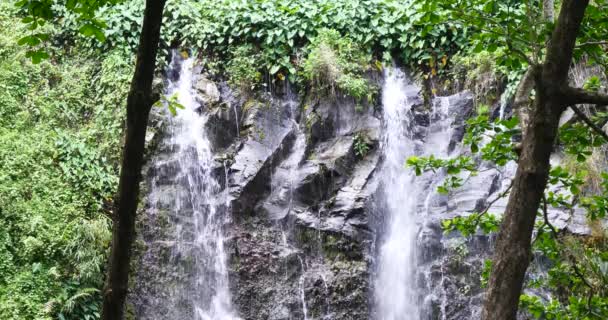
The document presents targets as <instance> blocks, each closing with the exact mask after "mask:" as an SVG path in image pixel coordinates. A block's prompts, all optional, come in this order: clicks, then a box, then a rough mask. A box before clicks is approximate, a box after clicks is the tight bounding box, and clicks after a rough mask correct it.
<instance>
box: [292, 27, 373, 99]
mask: <svg viewBox="0 0 608 320" xmlns="http://www.w3.org/2000/svg"><path fill="white" fill-rule="evenodd" d="M309 50H310V52H309V54H308V56H307V57H306V59H305V60H304V62H303V64H302V69H303V70H302V75H303V76H304V78H305V79H307V80H309V81H310V82H311V83H312V85H313V88H314V89H315V90H318V91H321V92H329V93H332V94H334V93H335V92H336V89H337V91H340V92H342V93H344V94H346V95H349V96H351V97H353V98H355V100H357V102H360V101H362V100H363V99H366V100H367V101H368V102H371V100H372V97H373V95H374V92H375V90H376V89H375V88H374V86H373V85H372V84H371V83H370V82H369V81H368V80H367V79H365V77H364V76H365V72H366V71H367V70H368V69H369V67H370V62H371V56H370V55H369V54H367V53H365V51H363V50H362V49H361V48H360V47H359V46H358V45H356V44H355V43H354V42H353V40H352V39H350V38H348V37H343V36H341V35H340V33H338V32H337V31H336V30H330V29H323V30H321V31H320V32H319V35H318V36H317V37H316V38H314V39H313V40H312V42H311V44H310V46H309Z"/></svg>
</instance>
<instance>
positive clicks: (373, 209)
mask: <svg viewBox="0 0 608 320" xmlns="http://www.w3.org/2000/svg"><path fill="white" fill-rule="evenodd" d="M197 72H198V73H197V74H196V80H195V81H192V89H193V92H195V96H196V102H197V104H198V105H199V108H198V109H197V112H198V113H199V114H200V116H201V117H202V118H204V119H205V121H203V122H201V125H202V126H203V127H204V128H203V129H204V130H202V132H204V134H205V135H206V137H207V139H208V140H209V142H210V145H211V151H212V154H213V164H212V168H211V169H210V172H211V174H212V175H213V177H214V181H217V183H218V185H219V190H221V192H219V193H217V194H216V196H217V197H218V199H220V198H221V202H222V206H225V208H226V210H225V212H226V214H227V215H228V216H229V219H227V220H226V222H225V223H224V224H223V226H222V232H223V235H224V246H225V252H226V256H227V257H226V259H227V267H228V270H227V272H228V279H229V291H230V296H231V298H230V299H231V303H232V304H233V305H234V309H235V310H236V312H235V313H236V314H238V316H239V317H240V318H243V319H256V320H258V319H259V320H261V319H275V320H279V319H337V320H342V319H369V318H373V315H374V313H375V312H376V311H375V308H374V297H373V296H374V289H373V288H374V281H375V280H374V279H375V272H376V267H377V265H376V262H377V259H376V258H377V255H378V246H379V243H381V242H382V238H383V232H384V230H385V228H386V223H387V220H386V217H385V213H384V212H383V210H382V209H381V208H382V206H381V205H379V200H378V199H381V198H382V197H381V196H380V195H382V194H386V193H390V192H392V190H387V188H386V187H385V186H384V185H383V183H382V181H381V180H382V179H381V178H380V177H381V174H379V171H381V170H382V163H383V161H384V159H385V156H384V153H383V150H382V141H381V140H382V137H383V130H386V126H385V125H384V119H383V118H382V112H381V111H382V108H383V106H382V105H381V103H380V101H377V103H375V104H374V105H368V106H364V107H363V108H360V107H357V106H356V103H355V102H354V101H352V100H351V99H349V98H347V97H341V96H338V97H327V96H322V95H319V94H316V93H307V94H300V95H297V94H296V93H295V92H293V91H292V90H291V89H290V88H289V86H288V85H285V86H284V87H281V88H277V89H276V90H274V91H275V92H272V93H269V92H256V93H253V94H247V95H242V94H239V93H238V92H235V91H233V90H231V89H230V88H229V86H228V85H226V83H224V82H223V81H216V80H214V78H212V77H210V76H208V75H206V74H204V73H200V71H197ZM177 76H179V75H177ZM372 78H374V79H376V80H375V81H376V82H377V84H378V86H379V87H382V83H383V78H382V76H381V75H380V74H377V75H374V76H373V77H372ZM403 90H405V91H406V92H405V94H406V96H407V100H408V101H409V104H410V105H411V109H410V111H408V112H409V113H408V114H409V116H410V117H411V119H412V120H411V121H409V122H408V123H407V124H404V125H408V126H410V128H408V130H409V131H410V132H412V137H414V138H413V139H414V140H413V143H414V144H416V146H417V148H419V149H421V150H422V149H424V148H427V149H429V148H431V147H429V146H432V145H433V143H439V142H438V141H437V140H438V139H439V140H441V139H448V140H447V141H441V143H442V144H443V145H445V146H446V148H447V149H446V151H445V152H446V154H448V155H449V154H452V155H453V154H458V153H460V152H464V151H462V150H461V148H460V147H459V145H460V141H461V140H462V137H463V134H464V129H465V120H466V119H467V118H468V117H470V116H471V115H473V114H474V108H473V105H474V101H473V96H472V95H471V94H470V93H468V92H466V91H465V92H460V93H455V94H453V95H450V96H446V97H438V98H435V99H431V100H430V101H428V102H427V103H425V102H424V99H423V95H422V92H421V90H420V89H419V88H418V87H416V86H414V85H410V86H408V87H407V88H404V89H403ZM157 111H158V110H157ZM495 113H497V112H495ZM167 117H169V115H168V114H166V113H165V112H161V111H158V112H157V114H156V115H155V116H154V119H153V124H154V130H153V131H154V133H153V134H151V135H150V137H149V138H150V139H149V163H148V166H147V169H146V171H145V177H146V181H145V184H146V190H151V189H155V190H157V191H156V192H153V193H149V194H148V196H147V197H146V199H145V200H144V203H145V205H144V208H143V209H142V212H141V214H140V223H139V234H140V241H139V247H138V249H137V251H138V252H139V263H138V264H137V272H136V280H135V281H134V285H133V287H134V288H133V291H132V294H131V299H130V301H131V305H132V313H133V315H135V316H136V318H138V319H148V318H150V319H153V318H154V316H150V314H156V315H161V314H162V315H164V316H168V317H171V315H174V314H175V313H172V311H171V310H168V309H171V308H176V306H180V305H182V306H183V307H184V308H188V306H187V305H186V304H187V301H188V299H187V297H177V298H176V292H177V291H180V288H182V286H183V283H188V282H193V281H196V279H193V278H192V276H191V272H190V270H192V268H193V266H192V264H193V263H194V262H193V261H192V259H189V258H188V257H186V256H183V255H176V253H175V252H176V249H175V248H176V247H177V246H179V245H180V241H181V240H180V239H181V238H179V237H178V236H177V235H183V234H188V233H187V232H185V231H187V230H185V231H184V230H183V229H181V228H183V226H186V227H185V228H186V229H187V228H188V227H187V226H188V224H181V223H176V221H181V220H183V219H184V216H189V215H188V214H185V213H184V210H188V208H187V207H186V208H184V209H183V210H181V211H179V212H178V211H176V210H172V209H171V208H172V206H173V205H174V203H175V201H176V198H179V197H178V196H177V195H178V194H179V192H180V191H179V189H180V188H183V184H184V182H183V181H182V182H180V181H179V179H176V178H175V173H176V168H175V166H176V164H175V163H172V162H171V161H169V162H167V161H165V160H166V159H170V158H171V157H170V154H171V153H172V152H175V145H174V144H175V143H174V141H173V140H171V139H169V140H167V139H163V136H165V135H166V134H167V132H168V130H169V129H168V128H169V127H170V121H168V120H167ZM446 130H447V131H449V135H447V136H446V135H445V132H446ZM439 133H441V134H440V135H439ZM446 143H447V144H446ZM425 145H426V147H425ZM362 146H363V147H362ZM163 159H165V160H163ZM403 161H405V159H403ZM479 161H481V160H479ZM514 167H515V166H514V164H509V165H507V166H506V167H505V168H494V167H491V166H490V165H489V164H488V165H487V168H486V169H487V170H483V172H481V173H480V174H479V175H476V176H473V177H470V178H469V181H468V183H467V184H466V186H465V187H464V188H461V189H459V190H457V191H455V192H453V193H450V194H449V195H439V194H437V193H436V192H435V191H434V190H435V188H436V186H437V184H438V182H439V181H440V180H441V178H442V174H441V173H437V174H434V175H430V174H427V175H423V176H421V177H420V178H419V182H417V184H416V186H417V187H418V188H422V189H423V190H422V192H419V193H418V194H419V195H420V199H418V201H417V203H418V212H419V215H420V217H421V218H420V219H417V221H414V222H412V223H417V224H419V232H418V233H417V235H416V243H417V245H416V256H417V259H416V261H417V262H416V264H417V270H418V271H417V274H416V283H415V286H416V287H417V288H418V289H417V291H418V292H419V293H420V295H419V297H418V300H419V304H420V305H421V306H422V308H421V309H422V310H423V312H422V315H423V316H421V318H424V319H427V318H428V319H472V318H475V315H476V314H477V312H478V308H479V305H480V303H481V299H482V289H481V288H480V273H481V270H482V269H483V268H482V266H483V261H484V259H486V258H488V257H489V255H490V251H491V250H490V248H491V244H492V238H490V237H487V236H484V235H477V236H473V237H471V238H467V239H465V238H462V237H461V236H459V235H456V234H449V235H446V234H444V233H443V232H442V230H441V225H440V221H441V219H445V218H450V217H454V216H455V215H461V214H468V213H471V212H474V211H475V210H479V209H480V208H482V207H484V206H486V205H487V204H488V203H489V202H490V201H491V200H492V199H494V198H495V197H496V195H497V194H499V193H500V192H502V191H504V189H505V188H506V187H507V184H508V181H509V179H510V177H511V176H512V175H513V172H514ZM403 170H406V169H405V168H404V169H403ZM159 188H160V189H159ZM159 190H160V191H159ZM505 204H506V202H505V201H503V200H501V201H498V202H496V203H495V204H493V207H494V208H496V211H497V212H500V211H501V209H502V208H504V206H505ZM152 209H154V210H152ZM551 214H552V216H551V218H552V219H553V221H555V222H556V224H557V225H559V226H560V227H561V228H570V230H571V231H572V232H575V233H585V232H588V231H587V230H586V229H585V228H586V227H585V225H584V219H582V220H581V218H580V215H574V217H575V218H573V219H574V220H572V219H571V218H570V217H571V215H570V213H569V212H565V211H555V212H552V213H551ZM190 216H191V214H190ZM176 226H180V229H179V230H176ZM191 236H192V237H194V236H193V235H191ZM176 299H177V300H176ZM169 300H172V301H174V302H173V303H171V304H168V303H167V301H169ZM151 309H155V310H156V311H155V312H154V313H150V312H148V311H149V310H151ZM193 313H195V311H189V314H190V315H192V314H193Z"/></svg>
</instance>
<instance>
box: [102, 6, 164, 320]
mask: <svg viewBox="0 0 608 320" xmlns="http://www.w3.org/2000/svg"><path fill="white" fill-rule="evenodd" d="M164 6H165V0H146V9H145V11H144V21H143V26H142V32H141V37H140V39H139V47H138V50H137V62H136V65H135V73H134V75H133V80H132V81H131V88H130V90H129V95H128V98H127V124H126V137H125V144H124V147H123V155H122V166H121V170H120V181H119V184H118V197H117V201H116V207H115V209H114V216H113V222H114V224H113V230H112V251H111V253H110V261H109V268H108V275H107V279H106V285H105V288H104V292H103V311H102V319H104V320H120V319H122V318H123V314H124V303H125V298H126V296H127V291H128V287H129V266H130V262H131V246H132V244H133V240H134V238H135V213H136V210H137V203H138V201H139V183H140V180H141V168H142V162H143V155H144V147H145V136H146V128H147V125H148V115H149V113H150V108H151V107H152V104H153V103H154V97H153V94H152V80H153V78H154V69H155V64H156V52H157V50H158V44H159V40H160V27H161V23H162V15H163V9H164Z"/></svg>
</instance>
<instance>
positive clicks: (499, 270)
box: [482, 0, 589, 320]
mask: <svg viewBox="0 0 608 320" xmlns="http://www.w3.org/2000/svg"><path fill="white" fill-rule="evenodd" d="M588 4H589V0H564V1H562V7H561V10H560V15H559V17H558V21H557V24H556V27H555V29H554V31H553V34H552V37H551V42H550V44H549V46H548V48H547V56H546V58H545V62H544V63H543V65H542V66H540V68H536V71H535V72H534V75H533V76H534V82H535V88H536V101H535V104H534V107H533V109H532V110H531V114H530V119H529V122H528V124H527V127H526V129H525V130H524V131H525V133H526V134H525V135H524V137H523V141H522V151H521V155H520V158H519V163H518V167H517V172H516V174H515V179H514V181H513V187H512V191H511V194H510V196H509V201H508V204H507V208H506V211H505V213H504V218H503V222H502V225H501V228H500V233H499V234H498V239H497V242H496V248H495V253H494V259H493V265H492V273H491V275H490V279H489V283H488V290H487V292H486V300H485V303H484V306H483V310H482V319H485V320H514V319H516V315H517V307H518V304H519V296H520V294H521V290H522V287H523V282H524V276H525V273H526V269H527V268H528V265H529V263H530V258H531V239H532V231H533V229H534V221H535V219H536V213H537V211H538V208H539V205H540V201H541V198H542V196H543V194H544V190H545V187H546V184H547V178H548V175H549V169H550V164H549V157H550V156H551V151H552V149H553V144H554V141H555V137H556V135H557V129H558V125H559V118H560V116H561V114H562V112H563V111H564V110H565V109H566V107H567V106H568V101H569V100H570V98H569V97H568V93H567V92H566V91H568V90H565V88H568V81H567V80H568V70H569V68H570V63H571V61H572V53H573V50H574V46H575V43H576V37H577V34H578V30H579V28H580V24H581V22H582V19H583V16H584V14H585V9H586V7H587V5H588Z"/></svg>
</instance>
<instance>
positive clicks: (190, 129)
mask: <svg viewBox="0 0 608 320" xmlns="http://www.w3.org/2000/svg"><path fill="white" fill-rule="evenodd" d="M193 69H194V68H193V59H192V58H190V59H183V58H182V56H181V55H180V54H178V53H177V52H175V53H174V56H173V59H172V63H171V66H170V72H171V73H170V74H173V75H176V76H177V79H170V81H169V85H168V90H167V95H168V96H173V95H177V97H178V101H179V103H180V104H181V105H182V106H183V107H184V108H183V109H178V110H177V114H176V115H175V116H168V117H169V124H168V127H169V129H168V130H167V131H168V132H167V134H166V137H165V142H164V143H165V144H167V145H168V146H169V147H170V149H171V151H170V153H169V154H168V155H165V157H163V158H161V159H157V160H155V161H154V166H155V167H156V168H158V169H159V170H158V171H162V168H168V169H166V170H164V171H165V172H168V174H165V175H166V179H167V180H168V181H169V182H165V183H164V184H165V185H166V184H171V185H172V187H173V189H172V190H174V191H173V193H170V194H167V188H160V187H158V188H155V186H154V184H153V186H152V190H151V193H150V195H149V198H150V199H157V201H156V202H155V201H151V204H150V209H149V213H148V214H150V215H155V214H157V213H159V212H160V211H161V210H162V209H161V205H162V204H163V203H164V204H165V207H168V209H169V210H170V211H172V212H171V213H169V215H170V216H171V220H173V223H174V235H173V239H172V240H171V241H165V243H169V246H170V248H169V250H170V258H169V259H168V260H169V261H167V262H166V263H167V265H168V266H167V269H169V268H171V267H174V268H178V269H177V271H176V272H175V273H176V274H180V275H179V277H178V279H175V280H173V282H168V283H167V287H168V288H170V289H169V293H168V296H169V297H168V298H169V299H168V301H163V302H161V303H160V304H162V307H158V306H156V305H154V304H151V305H150V306H148V307H145V306H144V308H143V309H144V311H143V312H142V318H144V319H160V318H161V317H162V318H163V319H180V320H181V319H193V320H228V319H237V317H236V315H235V314H234V313H235V312H234V310H233V307H232V304H231V298H230V291H229V286H228V267H227V255H226V252H225V248H224V235H223V228H224V226H225V225H226V224H227V223H229V221H230V214H229V213H230V211H229V207H228V204H227V196H226V192H225V191H224V190H222V188H221V187H220V185H219V184H218V182H217V180H216V179H215V178H214V177H213V175H212V165H213V161H214V160H213V154H212V151H211V147H210V142H209V140H208V139H207V137H206V132H205V129H204V124H205V121H206V120H207V119H206V118H205V117H204V116H202V115H201V112H200V110H199V109H200V108H202V107H204V106H201V105H200V104H199V103H198V102H197V100H196V93H195V91H194V89H193V83H194V80H195V74H194V70H193ZM170 78H171V77H170ZM173 78H175V77H173ZM167 199H169V200H167ZM171 201H173V203H172V204H171V203H167V202H171ZM151 246H154V244H152V245H151ZM157 304H159V303H157Z"/></svg>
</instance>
